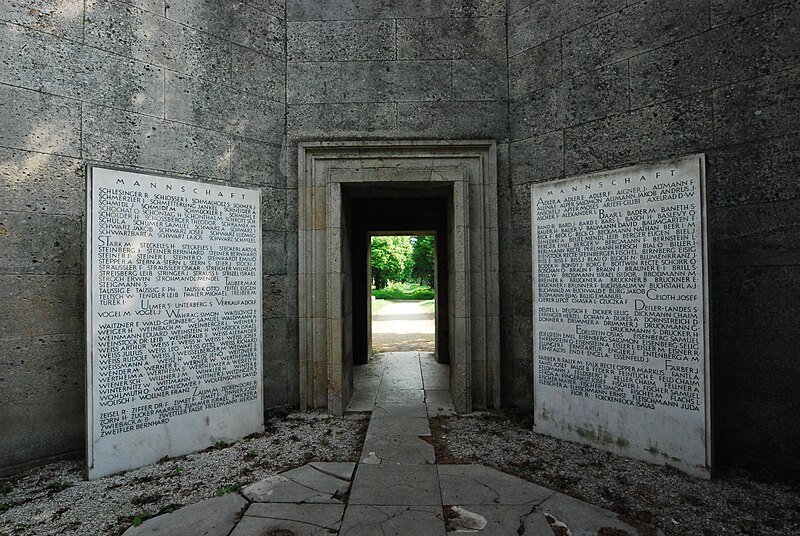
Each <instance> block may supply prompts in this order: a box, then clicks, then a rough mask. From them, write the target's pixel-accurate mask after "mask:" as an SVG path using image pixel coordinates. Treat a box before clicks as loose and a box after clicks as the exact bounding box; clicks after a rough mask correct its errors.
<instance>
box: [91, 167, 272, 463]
mask: <svg viewBox="0 0 800 536" xmlns="http://www.w3.org/2000/svg"><path fill="white" fill-rule="evenodd" d="M88 175H89V177H88V179H89V183H88V187H87V203H88V207H87V215H88V218H87V238H88V245H87V294H88V295H87V319H86V323H87V359H88V363H87V419H88V423H87V467H88V476H89V478H97V477H100V476H103V475H108V474H112V473H116V472H119V471H123V470H127V469H132V468H136V467H140V466H143V465H146V464H148V463H152V462H155V461H157V460H158V459H160V458H162V457H164V456H177V455H181V454H186V453H189V452H193V451H196V450H200V449H203V448H205V447H208V446H209V445H212V444H214V443H215V442H216V441H220V440H226V441H227V440H232V439H238V438H241V437H243V436H245V435H247V434H250V433H253V432H259V431H261V430H262V429H263V421H264V419H263V411H264V410H263V404H262V397H263V393H262V357H261V352H262V346H261V339H262V335H261V308H262V306H261V219H260V211H261V209H260V192H259V191H258V190H251V189H244V188H233V187H229V186H223V185H217V184H209V183H201V182H197V181H192V180H184V179H175V178H168V177H162V176H155V175H147V174H142V173H133V172H128V171H119V170H113V169H105V168H100V167H92V168H90V169H89V171H88Z"/></svg>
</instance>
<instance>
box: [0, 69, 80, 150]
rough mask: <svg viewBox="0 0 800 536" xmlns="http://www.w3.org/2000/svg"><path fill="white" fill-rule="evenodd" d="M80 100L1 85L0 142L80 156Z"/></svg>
mask: <svg viewBox="0 0 800 536" xmlns="http://www.w3.org/2000/svg"><path fill="white" fill-rule="evenodd" d="M80 114H81V110H80V103H78V102H77V101H74V100H69V99H63V98H61V97H55V96H53V95H45V94H43V93H38V92H35V91H29V90H27V89H20V88H16V87H11V86H6V85H0V116H2V117H3V118H4V121H3V124H4V125H5V128H3V129H2V130H0V145H3V146H5V147H11V148H15V149H25V150H28V151H37V152H42V153H52V154H59V155H64V156H80V154H81V141H80V117H81V115H80Z"/></svg>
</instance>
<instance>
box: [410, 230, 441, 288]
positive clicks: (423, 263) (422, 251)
mask: <svg viewBox="0 0 800 536" xmlns="http://www.w3.org/2000/svg"><path fill="white" fill-rule="evenodd" d="M435 243H436V242H435V239H434V236H433V235H425V236H415V237H413V238H412V242H411V261H412V267H411V275H412V276H413V277H414V278H415V279H417V280H418V281H419V283H420V285H427V286H429V287H431V288H433V274H434V272H435V271H434V268H435V264H436V253H435Z"/></svg>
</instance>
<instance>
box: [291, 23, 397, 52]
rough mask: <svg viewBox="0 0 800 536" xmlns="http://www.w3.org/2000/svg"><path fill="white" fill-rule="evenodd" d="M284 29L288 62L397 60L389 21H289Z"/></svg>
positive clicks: (394, 27) (393, 33)
mask: <svg viewBox="0 0 800 536" xmlns="http://www.w3.org/2000/svg"><path fill="white" fill-rule="evenodd" d="M286 31H287V34H286V35H287V42H286V47H287V59H288V61H289V62H290V63H291V62H307V61H355V60H394V59H397V49H396V43H397V34H396V26H395V22H394V21H392V20H352V21H308V22H290V23H289V24H288V26H287V29H286Z"/></svg>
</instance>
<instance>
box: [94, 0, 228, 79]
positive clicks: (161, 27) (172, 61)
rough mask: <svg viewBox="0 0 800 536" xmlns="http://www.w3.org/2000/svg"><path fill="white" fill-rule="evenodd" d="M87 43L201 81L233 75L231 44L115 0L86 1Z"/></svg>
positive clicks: (226, 77)
mask: <svg viewBox="0 0 800 536" xmlns="http://www.w3.org/2000/svg"><path fill="white" fill-rule="evenodd" d="M84 42H85V43H86V44H87V45H90V46H93V47H97V48H99V49H101V50H107V51H109V52H112V53H114V54H118V55H120V56H124V57H128V58H133V59H137V60H140V61H145V62H148V63H152V64H155V65H159V66H161V67H166V68H168V69H170V70H173V71H177V72H180V73H186V74H191V75H192V76H196V77H200V78H206V79H209V80H214V81H222V80H227V79H228V78H229V75H230V47H231V45H230V44H229V43H228V42H226V41H223V40H222V39H219V38H217V37H213V36H211V35H208V34H206V33H204V32H199V31H197V30H195V29H192V28H189V27H187V26H184V25H182V24H179V23H177V22H175V21H171V20H169V19H165V18H164V17H163V16H157V15H154V14H152V13H149V12H147V11H142V10H139V9H137V8H135V7H133V6H130V5H126V4H122V3H118V2H113V1H111V0H88V1H87V2H86V25H85V28H84Z"/></svg>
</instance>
